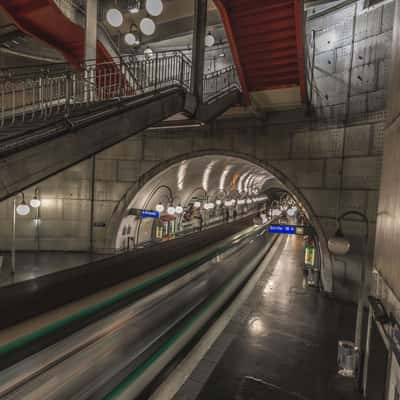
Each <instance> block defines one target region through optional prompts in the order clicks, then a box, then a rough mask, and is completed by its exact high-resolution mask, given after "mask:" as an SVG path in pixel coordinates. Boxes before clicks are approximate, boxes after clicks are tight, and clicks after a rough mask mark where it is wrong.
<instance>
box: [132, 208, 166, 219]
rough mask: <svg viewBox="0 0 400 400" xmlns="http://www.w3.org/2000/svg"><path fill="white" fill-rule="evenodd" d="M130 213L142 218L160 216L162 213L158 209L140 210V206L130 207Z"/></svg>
mask: <svg viewBox="0 0 400 400" xmlns="http://www.w3.org/2000/svg"><path fill="white" fill-rule="evenodd" d="M128 214H129V215H136V216H137V217H142V218H160V213H159V212H158V211H151V210H140V209H138V208H131V209H129V211H128Z"/></svg>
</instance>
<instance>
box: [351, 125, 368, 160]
mask: <svg viewBox="0 0 400 400" xmlns="http://www.w3.org/2000/svg"><path fill="white" fill-rule="evenodd" d="M370 135H371V125H355V126H350V127H348V128H346V129H345V137H346V139H345V143H346V144H345V155H346V156H366V155H368V152H369V142H370Z"/></svg>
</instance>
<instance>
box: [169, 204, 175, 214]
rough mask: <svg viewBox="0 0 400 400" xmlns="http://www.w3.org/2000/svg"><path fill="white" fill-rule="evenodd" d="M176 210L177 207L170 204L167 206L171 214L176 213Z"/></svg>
mask: <svg viewBox="0 0 400 400" xmlns="http://www.w3.org/2000/svg"><path fill="white" fill-rule="evenodd" d="M175 212H176V209H175V207H173V206H169V207H168V208H167V213H168V214H169V215H175Z"/></svg>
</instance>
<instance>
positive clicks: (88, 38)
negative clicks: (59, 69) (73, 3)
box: [85, 0, 97, 101]
mask: <svg viewBox="0 0 400 400" xmlns="http://www.w3.org/2000/svg"><path fill="white" fill-rule="evenodd" d="M96 49H97V0H86V25H85V67H86V74H85V75H86V79H87V81H88V84H87V90H86V95H85V98H86V99H85V100H86V101H92V100H94V96H95V93H96V90H95V85H96V61H95V60H96V58H97V51H96Z"/></svg>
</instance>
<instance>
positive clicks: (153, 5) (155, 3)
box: [145, 0, 164, 17]
mask: <svg viewBox="0 0 400 400" xmlns="http://www.w3.org/2000/svg"><path fill="white" fill-rule="evenodd" d="M163 8H164V7H163V3H162V1H161V0H146V3H145V9H146V11H147V14H149V15H151V16H152V17H158V16H159V15H161V13H162V12H163Z"/></svg>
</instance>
